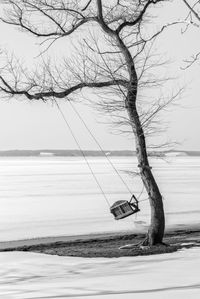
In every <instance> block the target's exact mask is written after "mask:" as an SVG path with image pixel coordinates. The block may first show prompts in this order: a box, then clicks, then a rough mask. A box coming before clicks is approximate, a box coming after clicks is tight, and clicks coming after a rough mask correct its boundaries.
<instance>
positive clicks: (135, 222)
mask: <svg viewBox="0 0 200 299" xmlns="http://www.w3.org/2000/svg"><path fill="white" fill-rule="evenodd" d="M111 160H112V162H113V163H114V165H115V167H116V168H117V169H118V171H124V170H125V171H134V170H137V161H136V158H135V157H112V158H111ZM89 162H90V165H91V167H92V168H93V171H94V172H95V173H96V175H97V177H98V179H99V182H100V184H101V187H102V189H103V190H104V192H105V193H106V195H107V197H108V200H109V203H110V204H112V203H113V202H114V201H115V200H119V199H129V198H130V194H129V193H128V192H127V189H126V188H125V186H124V185H123V183H122V182H121V181H120V179H119V177H118V176H117V175H116V173H115V171H114V170H113V169H112V167H111V166H110V164H109V163H108V161H106V159H105V158H98V157H97V158H96V157H95V158H89ZM151 165H152V166H153V171H154V173H155V176H156V178H157V181H158V182H159V186H160V188H161V191H162V194H163V196H164V199H165V200H164V205H165V210H166V223H167V227H171V226H174V225H175V226H180V227H181V226H184V225H193V224H197V223H199V219H200V200H199V194H200V184H199V181H200V157H171V158H168V160H167V161H166V162H165V161H163V160H158V159H155V158H152V161H151ZM121 174H122V175H123V178H124V180H125V181H126V183H127V184H128V185H129V187H130V189H131V190H132V191H133V192H134V193H135V195H137V196H139V194H140V192H141V190H142V186H141V182H140V180H139V178H138V177H137V176H135V177H131V176H129V175H128V174H127V173H124V172H121ZM0 182H1V183H0V206H1V209H0V241H7V240H17V239H26V238H33V237H46V236H62V235H76V234H78V235H79V234H88V233H98V232H112V231H123V230H131V231H133V230H135V231H137V230H140V231H141V230H146V228H147V226H148V223H149V214H150V213H149V203H148V200H147V201H142V202H141V203H140V209H141V212H140V213H138V214H136V215H134V216H131V217H128V218H126V219H124V220H121V221H114V220H113V217H112V215H111V214H110V212H109V207H108V205H107V203H106V201H105V199H104V198H103V196H102V194H101V193H100V192H99V189H98V186H97V185H96V182H95V181H94V179H93V177H92V176H91V174H90V172H89V170H88V167H87V164H86V163H85V161H84V160H83V159H82V158H68V157H66V158H62V157H32V158H31V157H28V158H11V157H10V158H0ZM146 198H147V196H146V194H145V192H144V193H143V194H142V195H141V197H140V200H144V199H146Z"/></svg>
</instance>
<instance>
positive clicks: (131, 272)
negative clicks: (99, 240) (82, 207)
mask: <svg viewBox="0 0 200 299" xmlns="http://www.w3.org/2000/svg"><path fill="white" fill-rule="evenodd" d="M0 264H1V267H0V298H2V299H33V298H38V299H42V298H45V299H47V298H53V299H55V298H73V297H75V298H77V299H78V298H83V297H84V298H95V299H118V298H119V299H129V298H137V299H144V298H145V299H146V298H148V299H158V298H159V299H160V298H163V299H168V298H170V299H188V298H190V299H199V298H200V248H192V249H188V250H184V251H179V252H175V253H170V254H163V255H153V256H142V257H124V258H112V259H106V258H92V259H87V258H75V257H59V256H48V255H43V254H37V253H27V252H9V253H6V252H5V253H0Z"/></svg>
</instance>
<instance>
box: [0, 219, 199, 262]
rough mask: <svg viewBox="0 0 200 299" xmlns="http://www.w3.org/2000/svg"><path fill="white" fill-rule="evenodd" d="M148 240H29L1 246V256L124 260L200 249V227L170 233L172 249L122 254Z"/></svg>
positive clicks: (129, 236)
mask: <svg viewBox="0 0 200 299" xmlns="http://www.w3.org/2000/svg"><path fill="white" fill-rule="evenodd" d="M144 238H145V234H144V233H138V232H137V233H134V232H130V231H129V232H127V231H126V232H114V233H113V232H107V233H97V234H85V235H73V236H55V237H41V238H32V239H26V240H16V241H7V242H0V252H5V251H26V252H27V251H29V252H36V253H45V254H50V255H60V256H78V257H121V256H137V255H151V254H161V253H168V252H174V251H177V250H180V249H182V248H191V247H194V246H200V224H199V225H193V226H184V227H183V226H181V227H178V228H177V227H176V228H170V229H167V230H166V233H165V238H164V242H165V243H167V244H169V245H170V246H155V247H153V248H149V247H148V248H143V247H141V248H140V247H134V248H131V249H126V250H120V249H119V248H120V247H121V246H124V245H127V244H137V243H140V242H142V240H143V239H144Z"/></svg>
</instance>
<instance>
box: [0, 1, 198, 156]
mask: <svg viewBox="0 0 200 299" xmlns="http://www.w3.org/2000/svg"><path fill="white" fill-rule="evenodd" d="M177 2H179V1H177ZM179 3H180V2H179ZM175 8H176V10H177V11H176V13H177V15H178V14H181V13H183V14H184V13H185V10H184V8H183V7H182V5H177V6H176V7H175ZM167 13H169V14H170V13H171V12H170V10H169V11H165V12H163V18H167ZM199 37H200V28H195V29H190V30H188V32H187V33H186V34H184V35H181V32H180V27H179V28H178V27H176V28H175V29H173V30H172V29H170V30H167V32H165V33H164V34H163V36H162V37H161V39H160V49H159V51H160V52H161V53H164V54H163V55H166V57H167V58H170V60H171V61H172V62H173V63H174V65H173V67H169V69H170V71H171V70H173V69H174V70H175V75H176V76H177V77H179V79H177V80H176V82H174V83H173V84H175V85H176V86H177V85H180V86H181V85H185V93H184V95H183V97H182V99H181V100H180V105H179V106H173V107H171V109H170V111H169V112H168V113H167V114H165V115H164V114H163V121H167V122H168V126H169V128H168V130H167V131H166V133H165V134H164V137H165V138H166V139H168V140H173V141H177V142H180V145H179V146H178V148H179V149H188V150H200V138H199V129H200V100H199V95H200V76H199V75H200V64H199V65H198V64H196V65H194V66H193V67H191V68H190V70H188V71H182V70H181V69H180V67H181V66H183V65H184V62H183V60H184V59H186V58H188V57H189V56H190V55H192V54H193V53H196V52H195V51H197V49H198V48H199V49H200V38H199ZM0 41H1V46H2V48H4V49H8V51H14V53H15V55H16V56H19V57H22V56H23V58H24V59H25V61H28V62H29V63H30V61H32V60H30V57H34V56H36V55H37V54H38V46H37V45H36V44H35V40H34V39H33V38H32V37H31V36H30V35H27V34H25V33H22V32H19V31H17V30H16V28H12V27H11V26H8V25H5V24H1V23H0ZM173 84H172V86H171V88H172V90H173V89H174V88H175V87H176V86H174V85H173ZM61 107H62V109H63V111H64V113H65V115H66V117H67V118H68V119H69V122H70V124H71V127H72V128H73V130H74V132H75V134H76V136H77V137H78V139H79V140H80V143H81V146H82V147H83V148H84V149H98V147H97V146H96V145H95V144H94V143H93V141H92V140H91V138H89V136H88V134H87V132H86V131H85V130H84V129H83V127H82V125H81V123H79V122H78V121H77V118H76V117H75V116H74V115H73V113H72V111H71V110H70V107H69V105H68V103H66V102H64V101H63V102H62V103H61ZM77 109H78V110H79V112H80V113H81V115H82V116H83V118H84V120H85V121H86V122H87V124H88V126H89V127H90V128H91V130H92V132H93V133H94V134H95V136H96V137H97V139H98V140H99V142H100V143H101V145H102V147H103V148H104V149H118V150H120V149H132V146H133V144H134V142H133V137H132V135H129V136H127V135H125V136H122V135H114V134H112V132H111V131H112V130H111V127H110V125H108V124H107V123H105V122H107V119H104V118H103V117H102V115H99V114H98V113H97V112H95V111H94V110H92V108H88V107H87V106H85V105H80V104H78V105H77ZM0 140H1V142H0V150H6V149H70V148H76V144H75V143H74V141H73V138H72V137H71V135H70V133H69V132H68V130H67V128H66V126H65V124H64V121H63V119H62V118H61V115H60V114H59V111H58V110H57V108H56V107H55V106H52V104H51V103H48V104H45V103H42V102H32V103H30V102H27V101H26V100H23V99H21V100H10V101H5V100H1V101H0ZM162 140H163V139H162V138H160V137H155V138H154V143H156V142H160V141H162Z"/></svg>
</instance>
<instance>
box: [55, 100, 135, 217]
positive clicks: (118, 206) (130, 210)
mask: <svg viewBox="0 0 200 299" xmlns="http://www.w3.org/2000/svg"><path fill="white" fill-rule="evenodd" d="M54 101H55V103H56V106H57V108H58V110H59V111H60V113H61V115H62V117H63V119H64V121H65V123H66V125H67V127H68V129H69V131H70V132H71V134H72V136H73V138H74V140H75V142H76V144H77V146H78V148H79V150H80V151H81V153H82V156H83V158H84V159H85V161H86V163H87V166H88V168H89V169H90V172H91V174H92V176H93V177H94V180H95V181H96V183H97V185H98V187H99V189H100V191H101V193H102V195H103V196H104V198H105V200H106V202H107V204H108V206H109V208H110V212H111V214H113V216H114V218H115V220H120V219H123V218H126V217H128V216H130V215H132V214H135V213H137V212H139V211H140V209H139V207H138V200H137V198H136V197H135V195H134V194H133V195H132V196H131V199H130V200H129V201H127V200H118V201H116V202H115V203H114V204H113V205H112V206H110V204H109V201H108V199H107V196H106V194H105V193H104V191H103V189H102V187H101V185H100V183H99V181H98V179H97V177H96V175H95V173H94V172H93V170H92V168H91V166H90V164H89V162H88V160H87V158H86V156H85V154H84V152H83V150H82V148H81V146H80V144H79V142H78V140H77V138H76V137H75V135H74V133H73V131H72V129H71V127H70V125H69V123H68V121H67V119H66V118H65V115H64V114H63V112H62V110H61V108H60V106H59V104H58V102H57V101H56V100H55V99H54ZM69 103H70V105H71V107H72V108H73V110H74V112H75V113H76V114H77V116H78V117H79V119H80V120H81V122H82V123H83V125H84V126H85V128H86V129H87V131H88V132H89V134H90V135H91V137H92V138H93V140H94V141H95V143H96V144H97V145H98V147H99V148H100V150H101V151H102V152H103V154H104V155H105V157H106V159H107V160H108V162H109V163H110V165H111V166H112V168H113V169H114V171H115V172H116V174H117V175H118V176H119V178H120V180H121V181H122V183H123V184H124V186H125V187H126V189H127V190H128V191H129V193H130V194H132V192H131V190H130V189H129V187H128V185H127V184H126V182H125V181H124V179H123V178H122V176H121V175H120V173H119V172H118V170H117V169H116V168H115V166H114V165H113V163H112V161H111V160H110V159H109V158H108V157H107V155H106V153H105V152H104V151H103V149H102V147H101V145H100V144H99V142H98V141H97V139H96V138H95V136H94V135H93V134H92V132H91V131H90V129H89V128H88V127H87V125H86V123H85V121H84V120H83V119H82V117H81V115H80V114H79V112H78V111H77V110H76V109H75V107H74V106H73V105H72V103H71V102H70V101H69ZM132 200H134V202H132Z"/></svg>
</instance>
